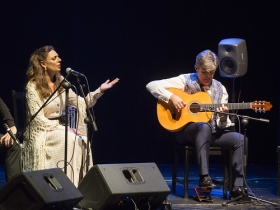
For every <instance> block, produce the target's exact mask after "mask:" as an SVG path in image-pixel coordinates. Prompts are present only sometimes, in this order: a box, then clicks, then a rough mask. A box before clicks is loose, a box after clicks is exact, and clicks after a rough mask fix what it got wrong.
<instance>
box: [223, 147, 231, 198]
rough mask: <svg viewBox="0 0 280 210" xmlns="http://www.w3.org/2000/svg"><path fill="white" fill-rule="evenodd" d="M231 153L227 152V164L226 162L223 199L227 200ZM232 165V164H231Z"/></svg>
mask: <svg viewBox="0 0 280 210" xmlns="http://www.w3.org/2000/svg"><path fill="white" fill-rule="evenodd" d="M229 155H230V154H229V151H226V152H225V155H224V156H225V162H224V183H223V198H224V199H227V190H228V188H229V178H228V177H229V174H228V172H229V171H228V167H229V166H228V164H229V159H230V158H229ZM230 164H231V163H230Z"/></svg>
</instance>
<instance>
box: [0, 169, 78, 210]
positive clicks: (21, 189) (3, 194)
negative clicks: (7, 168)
mask: <svg viewBox="0 0 280 210" xmlns="http://www.w3.org/2000/svg"><path fill="white" fill-rule="evenodd" d="M82 198H83V195H82V194H81V192H80V191H79V190H78V189H77V188H76V187H75V185H74V184H73V183H72V182H71V181H70V179H69V178H68V177H67V176H66V174H65V173H64V172H63V171H62V170H61V169H60V168H52V169H45V170H38V171H28V172H22V173H20V174H19V175H18V176H15V177H14V178H13V179H11V180H10V181H8V182H7V183H6V184H5V185H4V186H3V188H2V189H1V191H0V209H1V210H18V209H24V210H39V209H40V210H41V209H42V210H46V209H67V210H68V209H69V210H70V209H73V207H74V206H75V205H77V203H78V202H79V201H80V200H82Z"/></svg>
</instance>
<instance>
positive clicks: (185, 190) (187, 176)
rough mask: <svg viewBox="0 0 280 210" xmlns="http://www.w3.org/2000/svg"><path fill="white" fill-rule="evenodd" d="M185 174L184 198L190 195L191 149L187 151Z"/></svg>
mask: <svg viewBox="0 0 280 210" xmlns="http://www.w3.org/2000/svg"><path fill="white" fill-rule="evenodd" d="M185 155H186V156H185V174H184V198H188V197H189V193H188V190H189V151H188V150H187V149H186V152H185Z"/></svg>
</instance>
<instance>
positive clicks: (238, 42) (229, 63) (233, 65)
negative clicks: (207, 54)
mask: <svg viewBox="0 0 280 210" xmlns="http://www.w3.org/2000/svg"><path fill="white" fill-rule="evenodd" d="M218 58H219V70H220V75H221V76H222V77H229V78H235V77H240V76H243V75H245V74H246V72H247V66H248V56H247V47H246V42H245V40H243V39H238V38H230V39H223V40H222V41H220V43H219V45H218Z"/></svg>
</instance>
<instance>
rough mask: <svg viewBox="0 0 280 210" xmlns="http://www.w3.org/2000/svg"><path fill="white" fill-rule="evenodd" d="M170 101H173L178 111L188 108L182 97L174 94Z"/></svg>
mask: <svg viewBox="0 0 280 210" xmlns="http://www.w3.org/2000/svg"><path fill="white" fill-rule="evenodd" d="M170 100H171V101H172V103H173V105H174V106H175V108H176V109H183V108H184V107H185V106H186V104H185V102H184V101H183V100H182V99H181V98H180V97H178V96H176V95H174V94H172V95H171V97H170Z"/></svg>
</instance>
